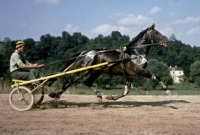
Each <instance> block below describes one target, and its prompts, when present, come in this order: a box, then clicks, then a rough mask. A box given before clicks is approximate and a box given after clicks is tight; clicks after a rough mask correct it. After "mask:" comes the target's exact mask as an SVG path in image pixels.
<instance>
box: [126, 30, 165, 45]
mask: <svg viewBox="0 0 200 135" xmlns="http://www.w3.org/2000/svg"><path fill="white" fill-rule="evenodd" d="M147 37H148V39H149V41H151V43H150V44H139V45H137V46H133V47H128V48H141V47H148V46H156V45H162V46H164V42H158V43H154V42H153V38H152V37H153V33H152V30H148V31H147Z"/></svg>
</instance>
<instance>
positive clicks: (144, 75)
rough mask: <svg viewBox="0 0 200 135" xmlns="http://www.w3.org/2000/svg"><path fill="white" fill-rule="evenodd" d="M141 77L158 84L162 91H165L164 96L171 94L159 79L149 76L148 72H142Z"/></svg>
mask: <svg viewBox="0 0 200 135" xmlns="http://www.w3.org/2000/svg"><path fill="white" fill-rule="evenodd" d="M140 75H141V76H143V77H146V78H149V79H153V80H155V81H157V82H158V84H159V85H160V86H161V87H162V89H163V90H165V92H166V94H168V95H169V94H171V91H170V90H168V89H167V86H166V85H165V84H164V83H163V82H162V80H161V79H160V77H158V76H156V75H153V74H150V73H149V72H148V71H146V70H144V71H143V72H142V74H140Z"/></svg>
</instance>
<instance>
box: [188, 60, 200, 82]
mask: <svg viewBox="0 0 200 135" xmlns="http://www.w3.org/2000/svg"><path fill="white" fill-rule="evenodd" d="M190 80H191V81H192V82H194V83H195V84H197V85H198V86H200V61H195V62H194V63H193V64H191V65H190Z"/></svg>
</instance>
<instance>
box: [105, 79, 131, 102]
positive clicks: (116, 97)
mask: <svg viewBox="0 0 200 135" xmlns="http://www.w3.org/2000/svg"><path fill="white" fill-rule="evenodd" d="M132 80H133V79H127V81H126V84H125V86H124V92H123V93H122V94H120V95H117V96H113V95H108V96H107V97H106V99H107V100H118V99H119V98H122V97H125V96H126V95H127V94H128V93H129V90H130V87H131V82H132Z"/></svg>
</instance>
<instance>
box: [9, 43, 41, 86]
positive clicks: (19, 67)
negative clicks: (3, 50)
mask: <svg viewBox="0 0 200 135" xmlns="http://www.w3.org/2000/svg"><path fill="white" fill-rule="evenodd" d="M24 50H25V43H24V42H23V41H21V40H20V41H17V43H16V50H15V51H14V52H13V53H12V55H11V57H10V73H11V76H12V78H15V79H20V80H33V79H37V78H40V77H41V74H40V73H39V71H38V70H37V69H36V68H41V67H44V64H38V63H35V64H32V63H30V62H28V61H27V60H26V59H25V58H24V56H23V55H22V53H23V52H24ZM32 84H33V85H39V84H40V83H39V81H36V82H33V83H32Z"/></svg>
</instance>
